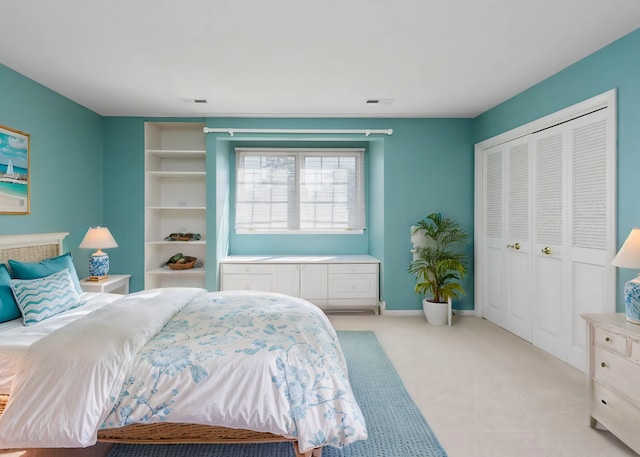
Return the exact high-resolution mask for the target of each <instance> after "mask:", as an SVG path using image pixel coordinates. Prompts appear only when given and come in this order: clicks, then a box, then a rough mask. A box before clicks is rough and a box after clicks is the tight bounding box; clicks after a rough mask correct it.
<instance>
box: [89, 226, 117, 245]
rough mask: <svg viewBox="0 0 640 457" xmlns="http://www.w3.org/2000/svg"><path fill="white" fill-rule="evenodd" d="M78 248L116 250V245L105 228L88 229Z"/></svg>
mask: <svg viewBox="0 0 640 457" xmlns="http://www.w3.org/2000/svg"><path fill="white" fill-rule="evenodd" d="M80 247H81V248H83V249H107V248H117V247H118V243H116V240H115V239H114V238H113V236H112V235H111V232H110V231H109V229H108V228H107V227H89V230H87V233H86V235H85V236H84V238H83V239H82V242H81V243H80Z"/></svg>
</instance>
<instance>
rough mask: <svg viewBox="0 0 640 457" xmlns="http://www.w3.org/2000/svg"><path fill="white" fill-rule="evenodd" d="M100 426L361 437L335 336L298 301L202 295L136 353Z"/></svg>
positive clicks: (307, 442) (305, 442) (314, 438)
mask: <svg viewBox="0 0 640 457" xmlns="http://www.w3.org/2000/svg"><path fill="white" fill-rule="evenodd" d="M114 400H115V406H114V407H113V410H112V412H111V413H110V414H109V416H108V417H107V418H106V420H105V421H104V423H103V425H102V428H111V427H120V426H124V425H128V424H132V423H150V422H162V421H167V422H176V423H180V422H186V423H198V424H209V425H218V426H225V427H231V428H241V429H250V430H256V431H264V432H271V433H275V434H278V435H283V436H285V437H288V438H295V439H297V440H298V441H299V446H300V450H301V451H302V452H305V451H306V450H308V449H311V448H313V447H318V446H325V445H331V446H337V447H342V446H344V445H347V444H349V443H351V442H353V441H357V440H362V439H366V437H367V432H366V427H365V422H364V418H363V417H362V413H361V411H360V408H359V407H358V404H357V403H356V401H355V399H354V396H353V392H352V391H351V386H350V385H349V379H348V376H347V367H346V363H345V360H344V356H343V354H342V351H341V349H340V345H339V342H338V338H337V336H336V333H335V331H334V329H333V327H332V326H331V324H330V322H329V320H328V319H327V317H326V316H325V315H324V314H323V313H322V311H320V310H319V309H318V308H317V307H315V306H314V305H312V304H310V303H308V302H306V301H304V300H300V299H297V298H293V297H289V296H286V295H280V294H269V293H261V292H212V293H204V294H201V295H198V296H197V297H196V298H194V299H193V300H191V301H190V302H189V303H188V304H187V305H186V306H185V307H184V308H182V310H181V311H179V312H178V313H177V314H175V316H174V317H173V318H171V319H170V320H169V321H168V323H167V324H166V325H165V326H164V328H163V329H162V330H161V331H160V332H159V333H158V334H157V335H155V336H154V337H153V338H152V339H151V340H150V341H149V342H148V343H147V344H146V345H145V346H144V347H143V349H142V351H140V352H139V353H138V355H137V357H136V359H135V360H134V362H133V364H132V368H131V370H130V371H129V372H128V374H127V375H126V377H125V382H124V385H123V388H122V391H121V393H120V396H119V398H118V399H114Z"/></svg>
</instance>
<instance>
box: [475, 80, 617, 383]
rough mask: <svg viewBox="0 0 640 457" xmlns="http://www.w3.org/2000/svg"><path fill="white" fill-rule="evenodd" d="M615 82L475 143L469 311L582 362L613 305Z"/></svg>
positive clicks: (574, 362) (582, 365) (583, 365)
mask: <svg viewBox="0 0 640 457" xmlns="http://www.w3.org/2000/svg"><path fill="white" fill-rule="evenodd" d="M615 131H616V130H615V92H614V91H610V92H608V93H606V94H603V95H601V96H598V97H594V98H593V99H590V100H587V101H585V102H583V103H581V104H578V105H575V106H573V107H570V108H567V109H566V110H563V111H560V112H558V113H554V114H553V115H550V116H547V117H545V118H543V119H540V120H538V121H534V122H532V123H530V124H527V125H526V126H522V127H520V128H518V129H515V130H513V131H511V132H507V133H505V134H502V135H500V136H498V137H496V138H492V139H489V140H486V141H484V142H482V143H479V144H477V145H476V224H475V243H476V254H477V255H476V259H475V272H476V277H475V280H476V284H475V286H476V287H475V290H476V296H475V304H476V314H477V315H479V316H482V317H485V318H486V319H488V320H490V321H492V322H494V323H496V324H498V325H499V326H501V327H503V328H505V329H507V330H509V331H511V332H512V333H514V334H516V335H518V336H519V337H521V338H523V339H524V340H526V341H529V342H531V343H532V344H534V345H535V346H538V347H540V348H541V349H544V350H545V351H547V352H549V353H551V354H553V355H554V356H556V357H558V358H560V359H561V360H564V361H566V362H568V363H570V364H571V365H573V366H575V367H577V368H579V369H581V370H583V371H584V370H586V367H587V347H588V346H587V332H586V325H585V323H584V320H583V319H581V317H580V316H581V315H582V314H584V313H599V312H614V311H615V269H614V268H613V267H612V266H611V259H612V258H613V256H614V254H615V220H616V216H615V191H616V184H615V166H616V165H615V157H616V150H615Z"/></svg>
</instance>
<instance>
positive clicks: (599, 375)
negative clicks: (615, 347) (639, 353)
mask: <svg viewBox="0 0 640 457" xmlns="http://www.w3.org/2000/svg"><path fill="white" fill-rule="evenodd" d="M593 377H594V379H595V380H596V381H598V382H599V383H600V384H602V385H604V386H609V387H610V388H612V389H614V390H616V391H617V392H618V393H620V394H622V395H623V396H625V397H626V398H628V399H629V400H631V401H632V402H634V403H635V404H636V405H637V406H640V389H638V386H640V365H636V364H635V363H633V362H632V361H631V360H629V359H627V358H625V357H622V356H620V355H617V354H615V353H613V352H609V351H605V350H604V349H602V348H599V347H597V346H595V347H594V353H593Z"/></svg>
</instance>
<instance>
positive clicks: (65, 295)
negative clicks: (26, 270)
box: [9, 268, 80, 325]
mask: <svg viewBox="0 0 640 457" xmlns="http://www.w3.org/2000/svg"><path fill="white" fill-rule="evenodd" d="M9 286H10V287H11V290H12V291H13V296H14V297H16V302H17V303H18V308H20V312H21V313H22V321H23V323H24V325H32V324H35V323H36V322H40V321H43V320H45V319H46V318H48V317H51V316H54V315H56V314H59V313H61V312H63V311H66V310H68V309H72V308H75V307H76V306H78V305H79V304H80V294H78V292H77V291H76V288H75V286H74V284H73V279H72V277H71V273H70V272H69V269H68V268H65V269H63V270H60V271H58V272H57V273H53V274H51V275H49V276H45V277H44V278H38V279H12V280H11V281H9Z"/></svg>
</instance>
